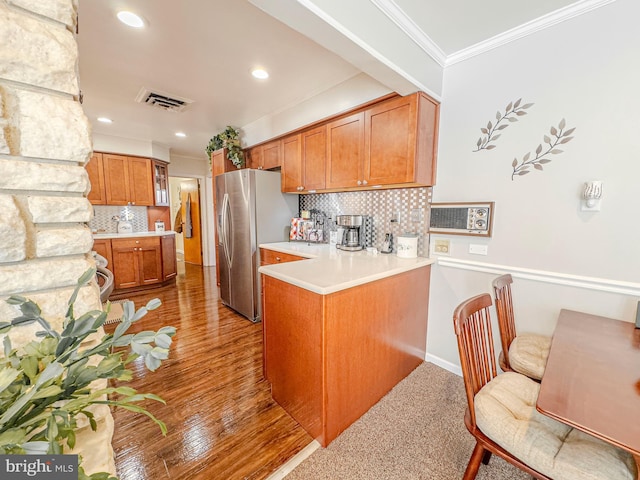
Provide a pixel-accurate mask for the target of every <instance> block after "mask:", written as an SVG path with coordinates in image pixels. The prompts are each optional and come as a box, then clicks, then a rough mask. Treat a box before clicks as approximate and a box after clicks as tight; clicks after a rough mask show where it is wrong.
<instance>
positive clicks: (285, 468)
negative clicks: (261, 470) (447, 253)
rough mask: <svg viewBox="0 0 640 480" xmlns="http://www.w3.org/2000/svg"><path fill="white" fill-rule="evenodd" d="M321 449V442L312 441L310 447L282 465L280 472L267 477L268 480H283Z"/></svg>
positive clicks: (277, 471)
mask: <svg viewBox="0 0 640 480" xmlns="http://www.w3.org/2000/svg"><path fill="white" fill-rule="evenodd" d="M319 448H320V442H318V441H317V440H314V441H312V442H311V443H310V444H309V445H307V446H306V447H304V448H303V449H302V450H300V451H299V452H298V453H297V454H296V455H295V456H293V458H291V460H289V461H288V462H287V463H285V464H284V465H282V466H281V467H280V468H278V470H276V471H275V472H273V473H272V474H271V475H269V476H268V477H267V480H282V479H283V478H284V477H286V476H287V475H289V474H290V473H291V472H293V470H294V469H295V468H296V467H297V466H298V465H300V464H301V463H302V462H304V461H305V460H306V459H307V458H309V457H310V456H311V454H312V453H313V452H315V451H316V450H317V449H319Z"/></svg>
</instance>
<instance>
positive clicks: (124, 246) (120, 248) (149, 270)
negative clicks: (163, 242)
mask: <svg viewBox="0 0 640 480" xmlns="http://www.w3.org/2000/svg"><path fill="white" fill-rule="evenodd" d="M111 254H112V256H113V275H114V277H115V288H116V289H120V288H131V287H139V286H142V285H150V284H154V283H160V282H161V281H162V251H161V248H160V238H159V237H150V238H142V237H139V238H117V239H116V238H114V239H112V240H111Z"/></svg>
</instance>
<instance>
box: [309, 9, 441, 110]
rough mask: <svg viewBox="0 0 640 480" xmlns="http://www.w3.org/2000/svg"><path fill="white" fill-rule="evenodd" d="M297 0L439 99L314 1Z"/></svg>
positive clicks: (432, 95) (408, 79)
mask: <svg viewBox="0 0 640 480" xmlns="http://www.w3.org/2000/svg"><path fill="white" fill-rule="evenodd" d="M297 1H298V3H299V4H300V5H302V6H303V7H305V8H306V9H308V10H309V11H310V12H311V13H313V14H314V15H316V16H317V17H319V18H320V19H322V20H323V21H324V22H326V23H328V24H329V25H330V26H331V27H333V28H334V29H336V30H337V31H338V32H340V33H341V34H342V35H344V36H345V37H347V38H348V39H349V40H351V41H352V42H353V43H355V44H356V45H358V46H359V47H360V48H362V49H363V50H364V51H365V52H367V53H368V54H369V55H371V56H372V57H373V58H375V59H376V60H377V61H379V62H380V63H382V64H383V65H385V66H387V67H388V68H390V69H391V70H393V71H395V72H396V73H397V74H399V75H400V76H402V77H403V78H404V79H406V80H407V81H409V82H411V83H412V84H413V85H415V86H416V87H417V88H419V89H420V90H421V91H423V92H425V93H427V94H429V95H430V96H431V97H432V98H434V99H435V100H438V101H440V100H441V96H440V95H439V94H437V93H436V92H434V91H433V90H431V89H430V88H429V87H428V86H427V85H425V84H423V83H422V82H421V81H419V80H418V79H416V78H414V77H413V76H412V75H410V74H409V72H407V71H406V70H404V69H402V68H400V67H399V66H398V65H396V64H395V63H393V62H391V61H390V60H389V59H388V58H387V57H386V56H384V55H382V54H381V53H380V52H378V51H377V50H376V49H375V48H373V47H372V46H371V45H369V44H368V43H367V42H365V41H364V40H362V39H361V38H360V37H358V36H357V35H355V34H354V33H353V32H351V31H350V30H349V29H348V28H346V27H345V26H344V25H342V24H341V23H340V22H338V20H336V19H335V18H333V17H332V16H331V15H329V14H328V13H327V12H325V11H324V10H322V9H321V8H320V7H318V6H317V5H316V4H315V3H313V1H312V0H297Z"/></svg>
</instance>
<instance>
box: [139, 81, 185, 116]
mask: <svg viewBox="0 0 640 480" xmlns="http://www.w3.org/2000/svg"><path fill="white" fill-rule="evenodd" d="M136 102H138V103H145V104H147V105H151V106H152V107H157V108H161V109H163V110H168V111H170V112H182V111H184V110H185V109H186V108H187V107H188V106H189V105H191V104H192V103H193V100H189V99H188V98H182V97H178V96H177V95H171V94H168V93H164V92H159V91H157V90H156V91H152V90H149V89H148V88H144V87H143V88H142V89H141V90H140V92H139V93H138V96H137V97H136Z"/></svg>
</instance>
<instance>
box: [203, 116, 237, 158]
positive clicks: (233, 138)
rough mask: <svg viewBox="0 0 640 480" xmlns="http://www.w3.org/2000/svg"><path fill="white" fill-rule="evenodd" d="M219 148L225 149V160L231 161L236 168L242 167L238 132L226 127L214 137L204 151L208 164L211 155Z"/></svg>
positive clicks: (235, 129)
mask: <svg viewBox="0 0 640 480" xmlns="http://www.w3.org/2000/svg"><path fill="white" fill-rule="evenodd" d="M221 148H226V149H227V158H228V159H229V160H231V163H233V164H234V165H235V166H236V167H237V168H242V166H243V165H244V154H243V152H242V147H241V146H240V131H239V130H238V129H237V128H234V127H232V126H227V128H225V129H224V130H223V131H222V132H220V133H218V134H217V135H214V136H213V137H212V138H211V140H209V144H208V145H207V148H206V149H205V150H206V152H207V157H208V158H209V162H211V153H212V152H215V151H216V150H220V149H221Z"/></svg>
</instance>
